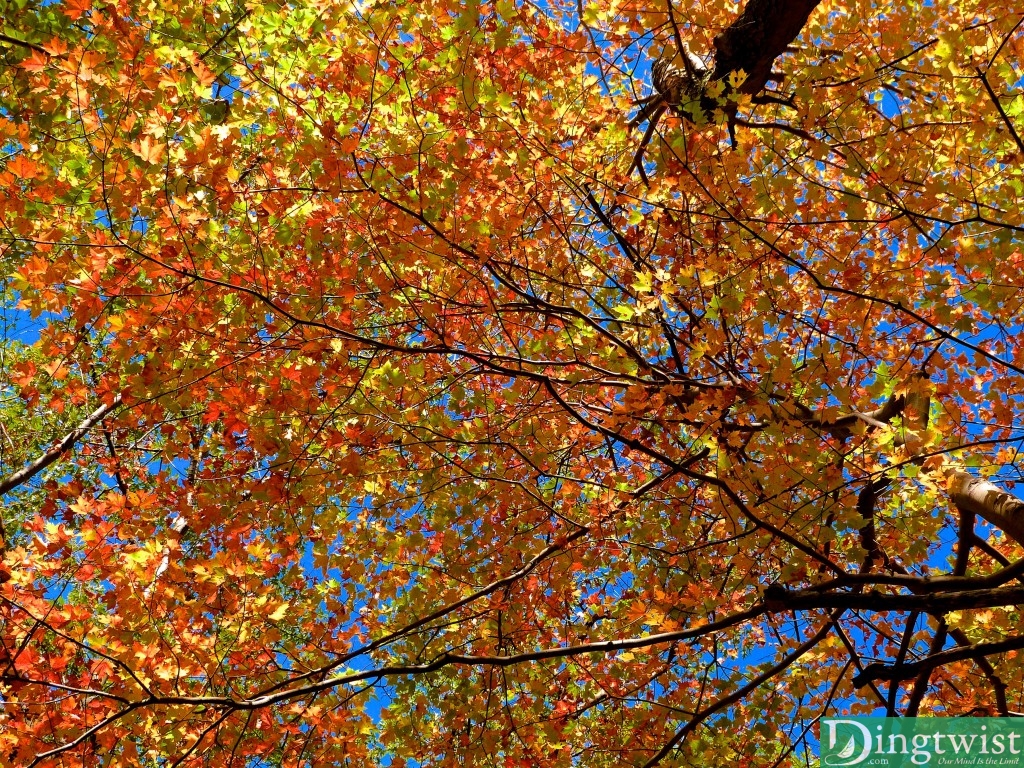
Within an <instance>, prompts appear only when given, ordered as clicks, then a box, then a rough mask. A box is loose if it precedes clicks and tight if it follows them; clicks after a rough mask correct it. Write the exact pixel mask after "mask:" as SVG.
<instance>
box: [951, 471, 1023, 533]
mask: <svg viewBox="0 0 1024 768" xmlns="http://www.w3.org/2000/svg"><path fill="white" fill-rule="evenodd" d="M949 495H950V498H951V499H952V500H953V503H954V504H956V505H957V506H958V507H959V508H960V509H962V510H966V511H967V512H973V513H974V514H976V515H978V516H980V517H983V518H984V519H985V520H987V521H988V522H990V523H992V525H994V526H996V527H997V528H999V529H1000V530H1002V531H1005V532H1006V535H1007V536H1009V537H1010V538H1011V539H1013V540H1014V541H1016V542H1017V543H1018V544H1024V501H1021V500H1020V499H1018V498H1017V497H1016V496H1013V495H1012V494H1009V493H1007V492H1006V491H1003V490H1000V489H999V488H998V487H997V486H995V485H993V484H992V483H990V482H988V481H987V480H981V479H979V478H977V477H974V475H971V474H968V473H967V472H954V473H952V474H951V475H950V477H949Z"/></svg>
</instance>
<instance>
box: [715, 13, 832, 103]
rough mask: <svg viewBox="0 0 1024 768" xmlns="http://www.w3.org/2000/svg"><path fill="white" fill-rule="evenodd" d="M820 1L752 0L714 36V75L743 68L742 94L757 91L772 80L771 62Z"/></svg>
mask: <svg viewBox="0 0 1024 768" xmlns="http://www.w3.org/2000/svg"><path fill="white" fill-rule="evenodd" d="M820 3H821V0H750V2H748V3H747V6H746V8H744V9H743V13H741V14H740V16H739V18H738V19H736V21H734V22H733V23H732V24H730V25H729V26H728V27H726V28H725V29H724V30H722V31H721V32H720V33H719V34H718V35H717V36H716V37H715V70H714V74H713V75H712V78H713V79H715V80H724V79H725V78H726V77H728V76H729V73H731V72H736V71H737V70H743V71H744V72H746V74H747V79H746V80H745V81H744V82H743V84H742V85H740V87H739V89H738V90H739V91H740V92H741V93H749V94H755V93H758V92H759V91H760V90H761V89H762V88H764V86H765V84H766V83H767V82H768V80H769V79H772V64H773V63H774V61H775V59H776V58H778V57H779V56H781V55H782V54H783V53H784V52H785V50H786V47H787V46H788V45H789V44H790V43H792V42H793V40H795V39H796V37H797V35H799V34H800V30H801V29H803V26H804V24H806V23H807V19H808V17H810V15H811V11H813V10H814V9H815V8H816V7H817V6H818V5H819V4H820Z"/></svg>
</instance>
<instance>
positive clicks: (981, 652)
mask: <svg viewBox="0 0 1024 768" xmlns="http://www.w3.org/2000/svg"><path fill="white" fill-rule="evenodd" d="M1021 648H1024V636H1022V637H1010V638H1007V639H1006V640H1000V641H998V642H995V643H977V644H976V645H968V646H961V647H959V648H952V649H950V650H948V651H942V652H941V653H935V654H932V655H931V656H928V657H927V658H924V659H921V660H920V661H915V662H913V663H911V664H896V665H892V666H890V665H888V664H880V663H874V664H868V665H867V666H866V667H865V668H864V671H863V672H861V673H860V674H859V675H857V676H856V677H854V678H853V684H854V685H855V686H856V687H858V688H860V687H861V686H864V685H867V684H868V683H870V682H872V681H874V680H892V681H900V680H913V679H914V678H915V677H917V676H918V675H919V674H921V673H922V672H925V671H927V670H932V669H935V668H936V667H941V666H943V665H945V664H952V663H953V662H956V661H966V660H968V659H980V658H982V657H984V656H994V655H995V654H997V653H1006V652H1007V651H1017V650H1020V649H1021Z"/></svg>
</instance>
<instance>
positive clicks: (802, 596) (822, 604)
mask: <svg viewBox="0 0 1024 768" xmlns="http://www.w3.org/2000/svg"><path fill="white" fill-rule="evenodd" d="M764 601H765V605H766V606H767V607H768V608H769V610H771V611H780V610H789V611H807V610H813V609H815V608H848V609H853V610H868V611H879V612H883V611H921V612H923V613H930V614H933V615H941V614H943V613H948V612H949V611H962V610H967V609H977V608H994V607H996V606H1004V605H1018V604H1020V603H1024V587H999V588H998V589H970V590H962V591H956V592H933V593H930V594H923V595H891V594H883V593H880V592H875V591H871V592H832V593H827V594H822V593H820V592H814V591H811V590H799V591H797V590H789V589H786V588H785V587H780V586H778V585H772V586H770V587H768V588H767V589H765V591H764Z"/></svg>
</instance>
